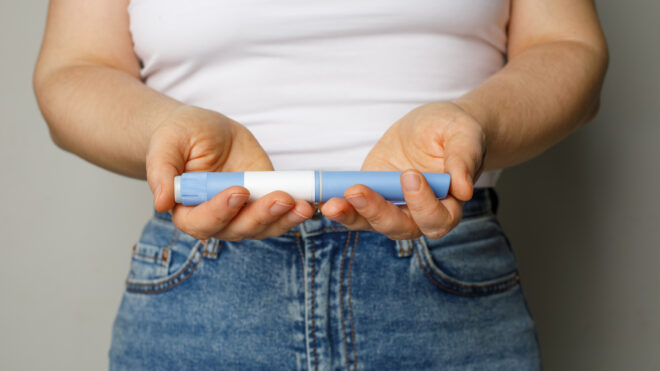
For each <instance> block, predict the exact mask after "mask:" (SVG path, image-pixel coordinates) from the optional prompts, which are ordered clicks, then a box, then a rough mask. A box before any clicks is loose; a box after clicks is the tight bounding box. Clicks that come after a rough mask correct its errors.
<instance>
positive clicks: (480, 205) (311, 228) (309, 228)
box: [154, 188, 499, 233]
mask: <svg viewBox="0 0 660 371" xmlns="http://www.w3.org/2000/svg"><path fill="white" fill-rule="evenodd" d="M498 204H499V200H498V197H497V193H496V192H495V188H475V190H474V194H473V195H472V199H471V200H470V201H467V202H466V203H464V204H463V218H471V217H475V216H482V215H488V214H496V213H497V208H498ZM154 213H155V216H156V217H158V218H161V219H165V220H168V221H171V220H172V216H171V215H170V214H169V213H167V212H165V213H161V212H158V211H154ZM300 228H303V229H304V231H305V232H306V233H312V232H318V231H321V230H348V229H347V228H346V227H344V226H343V225H342V224H341V223H338V222H335V221H333V220H330V219H328V218H326V217H324V216H322V217H320V218H310V219H307V220H306V221H305V222H303V223H302V224H300V225H298V226H296V227H293V228H292V229H291V232H296V231H299V230H300Z"/></svg>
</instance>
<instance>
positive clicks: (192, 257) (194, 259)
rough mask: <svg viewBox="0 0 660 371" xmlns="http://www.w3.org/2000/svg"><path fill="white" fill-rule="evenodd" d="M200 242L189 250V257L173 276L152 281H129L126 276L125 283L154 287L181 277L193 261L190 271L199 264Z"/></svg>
mask: <svg viewBox="0 0 660 371" xmlns="http://www.w3.org/2000/svg"><path fill="white" fill-rule="evenodd" d="M200 244H201V242H198V243H197V244H195V246H194V247H193V251H191V252H190V258H189V259H188V261H187V262H186V265H185V266H184V267H183V268H181V269H180V270H179V271H178V272H177V273H175V274H174V275H173V276H171V277H167V278H165V279H162V280H160V281H154V282H135V281H131V280H130V278H127V279H126V285H129V286H138V287H148V286H152V287H155V286H160V285H164V284H167V283H169V282H170V281H173V280H176V279H177V278H179V277H181V275H183V274H184V273H187V271H188V270H189V269H190V267H191V265H193V263H194V265H195V267H193V269H192V271H194V270H195V269H196V266H197V265H198V264H199V262H200V260H201V259H197V257H198V255H199V245H200ZM190 273H192V272H190ZM188 275H189V274H188ZM129 291H130V290H129Z"/></svg>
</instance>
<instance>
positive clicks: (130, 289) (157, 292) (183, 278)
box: [126, 259, 201, 294]
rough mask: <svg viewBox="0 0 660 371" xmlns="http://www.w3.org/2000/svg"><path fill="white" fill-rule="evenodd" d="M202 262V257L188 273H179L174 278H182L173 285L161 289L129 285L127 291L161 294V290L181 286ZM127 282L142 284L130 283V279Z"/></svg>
mask: <svg viewBox="0 0 660 371" xmlns="http://www.w3.org/2000/svg"><path fill="white" fill-rule="evenodd" d="M200 262H201V259H198V260H197V262H195V265H194V266H193V267H192V269H191V270H190V271H189V272H188V273H186V274H185V276H183V277H181V275H180V274H179V275H177V276H176V277H173V279H174V278H181V279H180V280H179V281H177V282H175V283H174V284H172V285H167V286H165V287H162V288H160V289H155V290H138V289H134V288H131V287H128V288H126V291H129V292H133V293H138V294H159V293H161V292H163V291H166V290H169V289H171V288H174V287H176V286H179V285H180V284H182V283H184V282H185V281H187V280H188V278H190V276H192V274H193V273H194V272H195V270H196V269H197V267H198V266H199V263H200ZM191 263H192V261H191ZM186 269H187V268H186ZM183 272H185V270H183V271H182V273H183ZM127 284H129V285H131V286H140V284H136V283H128V281H127ZM154 286H157V285H154Z"/></svg>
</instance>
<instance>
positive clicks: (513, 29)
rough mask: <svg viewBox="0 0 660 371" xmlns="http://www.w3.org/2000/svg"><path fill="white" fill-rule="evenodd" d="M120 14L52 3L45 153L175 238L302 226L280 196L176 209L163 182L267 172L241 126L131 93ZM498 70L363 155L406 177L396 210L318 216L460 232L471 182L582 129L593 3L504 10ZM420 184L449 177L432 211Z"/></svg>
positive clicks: (345, 202) (236, 193) (366, 202)
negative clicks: (57, 154) (103, 173)
mask: <svg viewBox="0 0 660 371" xmlns="http://www.w3.org/2000/svg"><path fill="white" fill-rule="evenodd" d="M127 5H128V0H113V1H110V0H98V1H93V2H83V1H81V0H52V1H51V3H50V9H49V14H48V22H47V27H46V33H45V36H44V43H43V46H42V50H41V53H40V56H39V61H38V63H37V66H36V69H35V75H34V88H35V92H36V95H37V99H38V101H39V105H40V108H41V110H42V112H43V114H44V117H45V118H46V121H47V122H48V125H49V128H50V131H51V136H52V137H53V140H54V141H55V143H57V144H58V145H59V146H60V147H62V148H63V149H65V150H67V151H70V152H72V153H75V154H77V155H79V156H80V157H82V158H84V159H86V160H88V161H90V162H92V163H95V164H97V165H99V166H102V167H104V168H106V169H109V170H111V171H115V172H117V173H120V174H124V175H127V176H131V177H136V178H142V179H145V178H146V179H147V181H148V182H149V185H150V187H151V189H152V191H153V193H154V205H155V207H156V209H157V210H159V211H167V210H170V209H172V208H173V209H172V211H173V220H174V223H175V225H176V226H177V227H178V228H180V229H181V230H183V231H184V232H187V233H189V234H191V235H193V236H195V237H198V238H202V239H205V238H209V237H216V238H219V239H224V240H233V241H238V240H241V239H244V238H251V239H262V238H267V237H271V236H278V235H281V234H283V233H284V232H286V231H287V230H288V229H289V228H291V227H293V226H295V225H297V224H299V223H301V222H302V221H304V220H305V219H307V218H309V217H310V216H311V215H312V213H313V207H312V206H311V205H310V204H309V203H308V202H305V201H302V200H294V199H293V198H292V197H291V196H289V195H287V194H286V193H284V192H273V193H271V194H268V195H266V196H264V197H262V198H260V199H259V200H257V201H255V202H253V203H249V204H245V200H246V199H247V195H248V194H249V192H248V190H247V189H245V188H243V187H232V188H230V189H227V190H225V191H223V192H221V193H220V194H218V195H216V196H215V197H214V198H213V199H212V200H210V201H208V202H206V203H204V204H202V205H199V206H196V207H184V206H175V205H174V193H173V186H172V180H173V177H174V176H175V175H178V174H180V173H181V172H183V171H194V170H205V171H247V170H272V165H271V163H270V160H269V159H268V157H267V156H266V154H265V152H264V151H263V149H262V148H261V146H260V145H259V144H258V143H257V141H256V140H255V138H254V137H253V136H252V134H251V133H250V132H249V131H248V130H247V129H246V128H245V127H244V126H242V125H241V124H240V123H237V122H235V121H233V120H231V119H229V118H228V117H226V116H224V115H222V114H220V113H217V112H212V111H208V110H204V109H201V108H197V107H191V106H186V105H184V104H182V103H181V102H177V101H175V100H173V99H171V98H169V97H167V96H164V95H163V94H160V93H159V92H156V91H154V90H152V89H150V88H149V87H147V86H146V85H144V84H143V83H142V82H141V81H140V74H139V61H138V59H137V57H136V56H135V54H134V53H133V48H132V40H131V37H130V33H129V31H128V14H127V12H126V7H127ZM508 58H509V61H508V63H507V65H506V66H505V68H503V69H502V70H500V71H499V72H497V73H496V74H494V75H493V76H491V77H490V78H489V79H488V80H486V81H485V82H484V83H483V84H481V85H480V86H478V87H477V88H475V89H474V90H472V91H471V92H469V93H467V94H466V95H464V96H463V97H460V98H459V99H457V100H456V101H454V102H437V103H431V104H427V105H424V106H421V107H418V108H416V109H415V110H413V111H411V112H410V113H409V114H407V115H405V116H404V117H402V118H401V119H400V120H398V121H397V122H395V123H394V124H393V125H392V127H391V128H390V129H389V130H388V131H387V132H386V133H385V134H384V136H383V137H382V138H381V140H380V141H379V142H378V143H377V144H376V145H375V147H374V148H373V149H372V151H371V152H370V153H369V155H368V156H367V158H366V159H365V161H364V163H363V164H362V169H363V170H402V171H405V172H404V173H403V174H402V177H401V180H402V186H403V188H404V195H405V198H406V202H407V206H404V207H399V206H395V205H393V204H392V203H390V202H387V201H385V200H383V199H382V197H380V196H379V195H378V194H376V193H375V192H373V191H372V190H370V189H369V188H367V187H364V186H361V185H355V186H353V187H351V188H349V189H348V190H347V191H346V193H345V199H340V198H335V199H332V200H330V201H328V202H327V203H325V204H323V205H320V208H321V211H322V212H323V213H324V214H325V215H326V216H328V218H330V219H333V220H336V221H338V222H340V223H342V224H344V225H346V226H347V227H348V228H350V229H360V230H373V231H378V232H380V233H383V234H385V235H386V236H388V237H390V238H392V239H407V238H417V237H419V236H421V235H422V234H424V235H427V236H428V237H431V238H438V237H441V236H443V235H444V234H446V233H447V232H449V231H450V230H451V229H452V228H453V227H454V226H455V225H456V224H457V223H458V222H459V221H460V218H461V206H462V203H463V202H465V201H467V200H469V199H470V198H471V196H472V192H473V187H474V181H475V180H476V179H477V178H478V176H479V174H480V172H481V171H483V170H484V169H486V170H488V169H498V168H504V167H508V166H512V165H515V164H518V163H520V162H523V161H526V160H528V159H530V158H532V157H533V156H536V155H538V154H539V153H541V152H543V151H544V150H546V149H547V148H549V147H550V146H552V145H553V144H555V143H556V142H558V141H559V140H561V139H562V138H564V137H565V136H566V135H568V134H569V133H570V132H572V131H573V130H575V129H576V128H578V127H580V126H581V125H584V124H585V123H587V122H588V121H590V120H591V119H592V118H593V116H594V115H595V113H596V111H597V107H598V99H599V93H600V87H601V84H602V81H603V78H604V74H605V70H606V68H607V59H608V58H607V46H606V44H605V40H604V38H603V35H602V32H601V29H600V25H599V23H598V19H597V16H596V12H595V9H594V5H593V1H592V0H536V1H523V0H513V1H512V8H511V18H510V24H509V38H508ZM421 171H434V172H449V173H450V174H451V175H452V185H451V188H450V195H449V197H448V198H447V199H445V200H441V201H439V200H437V199H435V197H433V194H432V192H431V190H430V188H429V187H428V184H427V183H426V182H425V181H424V179H423V177H421V178H417V177H419V175H420V174H419V172H421ZM415 179H417V181H416V180H415ZM232 196H233V197H232ZM230 200H231V201H230Z"/></svg>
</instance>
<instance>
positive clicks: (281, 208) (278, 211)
mask: <svg viewBox="0 0 660 371" xmlns="http://www.w3.org/2000/svg"><path fill="white" fill-rule="evenodd" d="M292 207H293V205H286V204H281V203H279V202H275V203H274V204H273V206H271V207H270V215H272V216H280V215H282V214H284V213H285V212H287V211H289V210H291V208H292Z"/></svg>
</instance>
